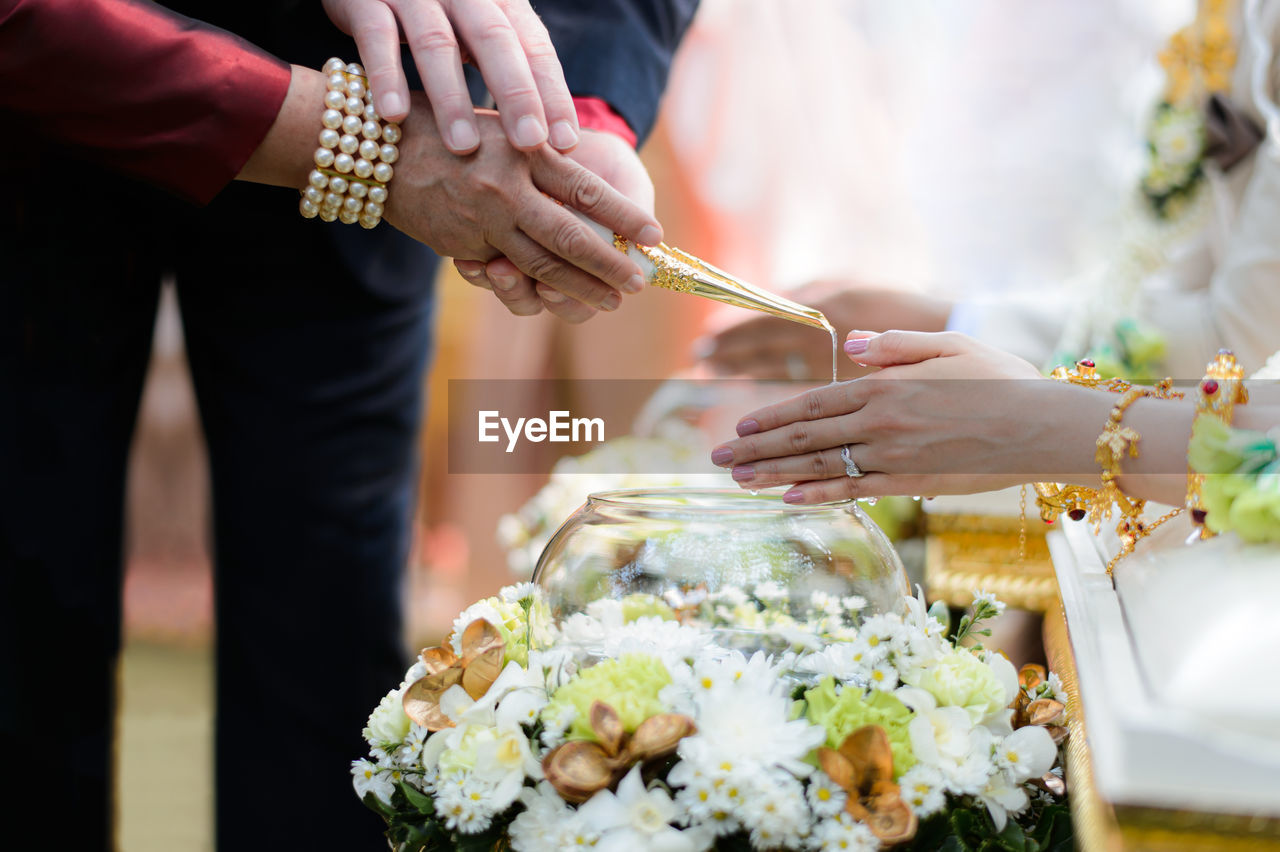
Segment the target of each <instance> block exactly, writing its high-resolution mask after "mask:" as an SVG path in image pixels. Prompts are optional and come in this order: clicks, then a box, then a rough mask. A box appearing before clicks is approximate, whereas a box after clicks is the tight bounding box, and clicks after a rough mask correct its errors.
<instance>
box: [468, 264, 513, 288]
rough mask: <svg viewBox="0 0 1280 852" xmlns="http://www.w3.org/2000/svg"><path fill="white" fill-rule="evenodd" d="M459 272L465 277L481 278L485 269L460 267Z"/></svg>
mask: <svg viewBox="0 0 1280 852" xmlns="http://www.w3.org/2000/svg"><path fill="white" fill-rule="evenodd" d="M458 274H459V275H461V276H462V277H463V278H479V277H480V276H481V275H484V270H483V269H459V270H458ZM504 289H505V288H504Z"/></svg>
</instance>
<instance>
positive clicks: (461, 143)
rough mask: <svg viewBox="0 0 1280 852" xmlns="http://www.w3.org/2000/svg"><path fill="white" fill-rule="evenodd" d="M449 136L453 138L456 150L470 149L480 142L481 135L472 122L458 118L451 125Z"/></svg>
mask: <svg viewBox="0 0 1280 852" xmlns="http://www.w3.org/2000/svg"><path fill="white" fill-rule="evenodd" d="M449 137H450V138H451V139H452V140H453V148H454V150H455V151H470V150H471V149H472V148H474V147H476V146H477V145H479V144H480V136H479V134H477V133H476V129H475V128H474V127H472V126H471V122H469V121H463V120H462V119H458V120H457V121H455V122H454V123H453V124H451V125H449Z"/></svg>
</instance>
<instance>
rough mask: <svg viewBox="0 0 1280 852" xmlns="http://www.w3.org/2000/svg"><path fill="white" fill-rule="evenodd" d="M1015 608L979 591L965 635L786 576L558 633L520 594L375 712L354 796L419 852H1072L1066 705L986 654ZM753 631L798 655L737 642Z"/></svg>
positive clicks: (927, 617) (648, 603)
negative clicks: (1064, 747) (734, 634)
mask: <svg viewBox="0 0 1280 852" xmlns="http://www.w3.org/2000/svg"><path fill="white" fill-rule="evenodd" d="M806 608H807V610H808V613H807V614H805V613H803V612H801V611H802V610H804V609H806ZM1002 608H1003V606H1002V604H1000V603H999V602H997V601H995V600H994V598H993V597H991V596H989V595H983V594H978V596H977V597H976V598H975V600H974V603H973V607H972V610H971V611H970V612H969V613H968V614H966V615H965V616H964V617H963V618H962V619H961V620H960V622H959V624H958V626H957V628H956V630H955V631H954V632H953V633H952V634H951V635H950V636H948V635H947V634H948V631H949V629H950V628H949V625H948V619H949V616H948V615H947V610H946V609H945V608H937V607H935V608H933V609H926V607H925V604H924V601H923V598H922V597H906V598H905V599H904V601H903V606H902V608H901V611H900V612H889V613H871V614H868V613H866V612H865V602H864V601H862V600H861V599H858V598H843V599H841V598H833V597H831V596H829V595H824V594H822V593H820V592H816V593H811V594H810V595H809V596H808V598H807V599H806V600H802V601H797V600H791V599H789V598H788V596H787V595H786V593H785V591H784V590H782V589H778V588H771V587H768V586H767V584H766V586H765V587H763V588H755V589H750V590H744V589H727V590H721V591H719V592H717V593H715V594H708V593H706V592H705V591H699V590H696V589H695V590H690V591H688V592H684V593H675V592H672V593H669V594H668V595H666V596H665V597H661V598H660V597H655V596H652V595H647V594H632V595H629V596H627V597H626V598H624V599H621V600H614V599H602V600H597V601H594V602H593V603H591V604H590V605H589V606H588V607H587V609H586V611H584V612H577V613H573V614H571V615H569V616H567V617H565V618H563V619H562V620H560V621H559V622H558V623H557V622H556V621H554V620H553V619H552V617H551V614H550V611H549V609H548V607H547V605H546V603H545V602H544V601H543V599H542V597H541V595H540V592H539V590H538V588H537V587H535V586H533V585H531V584H521V585H516V586H510V587H507V588H505V589H503V590H502V591H501V592H500V593H499V594H498V595H496V596H494V597H492V598H488V599H486V600H483V601H480V602H478V603H476V604H473V605H472V606H471V607H468V608H467V609H466V610H465V611H464V612H462V613H461V614H460V615H459V616H458V618H457V620H456V622H455V625H454V630H453V633H452V635H451V636H450V637H449V639H448V641H446V642H445V643H444V644H443V645H441V646H439V647H436V648H428V649H426V650H424V651H423V652H422V654H421V655H420V657H419V659H418V660H417V661H416V662H415V663H414V665H413V667H412V668H410V669H409V671H408V672H407V674H406V676H405V679H404V682H403V683H401V684H400V686H399V687H397V688H396V689H393V690H391V691H390V692H389V693H388V694H387V696H386V697H385V698H384V699H383V700H382V701H381V703H380V704H379V705H378V706H377V707H376V708H375V709H374V711H373V713H372V714H371V715H370V717H369V721H368V725H367V727H366V728H365V730H364V738H365V740H366V741H367V742H368V744H369V756H368V757H367V758H364V759H361V760H357V761H354V762H353V764H352V774H353V781H354V786H355V791H356V793H357V795H359V796H360V797H361V799H362V800H363V801H364V803H365V804H366V805H367V806H368V807H370V808H372V809H373V810H375V811H376V812H378V813H379V814H381V815H382V816H383V817H384V819H385V820H386V823H387V832H386V835H387V837H388V839H389V840H390V842H391V845H392V847H393V848H394V849H396V850H403V852H418V851H419V850H437V849H439V850H443V849H460V850H477V852H479V850H490V849H512V850H515V852H543V850H546V852H553V851H556V852H558V850H565V849H573V848H578V847H595V848H596V849H598V850H636V849H658V850H670V852H684V850H688V852H694V851H695V850H710V849H716V850H749V849H759V850H836V849H865V850H870V849H880V848H884V847H888V846H897V845H900V846H901V848H907V849H922V850H923V849H930V850H932V849H948V850H950V849H956V850H960V849H975V850H976V849H993V850H994V849H1019V850H1049V849H1053V850H1066V849H1069V848H1070V844H1071V836H1070V822H1069V818H1068V815H1067V811H1066V807H1065V801H1064V795H1065V793H1064V789H1063V783H1062V777H1061V772H1060V770H1058V769H1055V765H1056V763H1057V760H1058V757H1059V751H1058V744H1060V743H1061V741H1062V738H1063V737H1064V736H1065V728H1064V727H1063V725H1064V716H1065V712H1066V711H1065V701H1066V697H1065V695H1064V694H1063V692H1062V688H1061V685H1060V684H1059V682H1058V680H1057V678H1056V677H1055V676H1054V675H1052V674H1046V673H1045V672H1044V670H1043V669H1041V668H1039V667H1034V666H1032V667H1026V668H1024V669H1023V671H1022V672H1021V673H1018V672H1015V671H1014V669H1013V666H1012V665H1011V664H1010V663H1009V662H1008V661H1007V660H1006V659H1005V658H1004V657H1002V656H1001V655H999V654H997V653H994V652H991V651H988V650H984V649H983V648H982V647H981V646H980V645H978V644H973V643H974V640H975V639H976V638H977V637H980V636H982V635H988V634H989V631H986V630H985V629H983V627H982V622H983V621H984V620H985V619H987V618H990V617H992V616H994V615H996V614H997V613H998V612H999V611H1000V610H1001V609H1002ZM797 612H801V614H800V615H797V614H796V613H797ZM743 625H752V626H754V627H760V626H762V625H763V626H765V627H767V628H768V629H771V630H774V631H776V632H777V634H778V635H781V636H785V637H788V638H789V640H790V644H788V645H787V646H786V650H784V651H781V652H779V653H775V654H766V653H765V652H764V651H755V652H754V653H751V654H747V653H744V652H743V651H741V650H737V649H734V648H731V647H727V646H726V645H725V644H724V643H723V642H721V641H720V637H721V636H722V635H723V633H724V632H726V631H739V632H740V631H742V630H744V629H754V627H753V628H744V627H743Z"/></svg>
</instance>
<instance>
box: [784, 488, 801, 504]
mask: <svg viewBox="0 0 1280 852" xmlns="http://www.w3.org/2000/svg"><path fill="white" fill-rule="evenodd" d="M803 501H804V492H803V491H801V490H800V489H799V488H792V489H791V490H790V491H788V492H787V493H786V494H783V495H782V502H783V503H801V502H803Z"/></svg>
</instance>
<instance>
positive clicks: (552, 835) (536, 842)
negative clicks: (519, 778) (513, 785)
mask: <svg viewBox="0 0 1280 852" xmlns="http://www.w3.org/2000/svg"><path fill="white" fill-rule="evenodd" d="M520 802H521V803H522V804H523V805H524V810H522V811H521V812H520V813H519V814H518V815H517V816H516V818H515V819H514V820H513V821H512V823H511V825H510V827H509V828H508V830H507V835H508V837H510V838H511V848H512V849H513V850H515V852H564V850H566V849H579V848H584V849H585V848H588V847H591V846H595V845H596V841H598V840H599V839H600V835H599V833H598V832H595V831H593V830H592V829H591V827H590V826H588V825H587V822H586V820H584V819H582V817H580V816H578V813H577V812H576V811H575V810H573V809H572V808H570V807H569V806H567V805H566V804H565V802H564V799H562V798H560V794H559V793H557V792H556V791H555V788H554V787H552V786H551V784H550V783H549V782H547V781H540V782H539V783H538V786H537V787H536V788H534V787H526V788H524V790H522V791H521V792H520Z"/></svg>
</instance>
